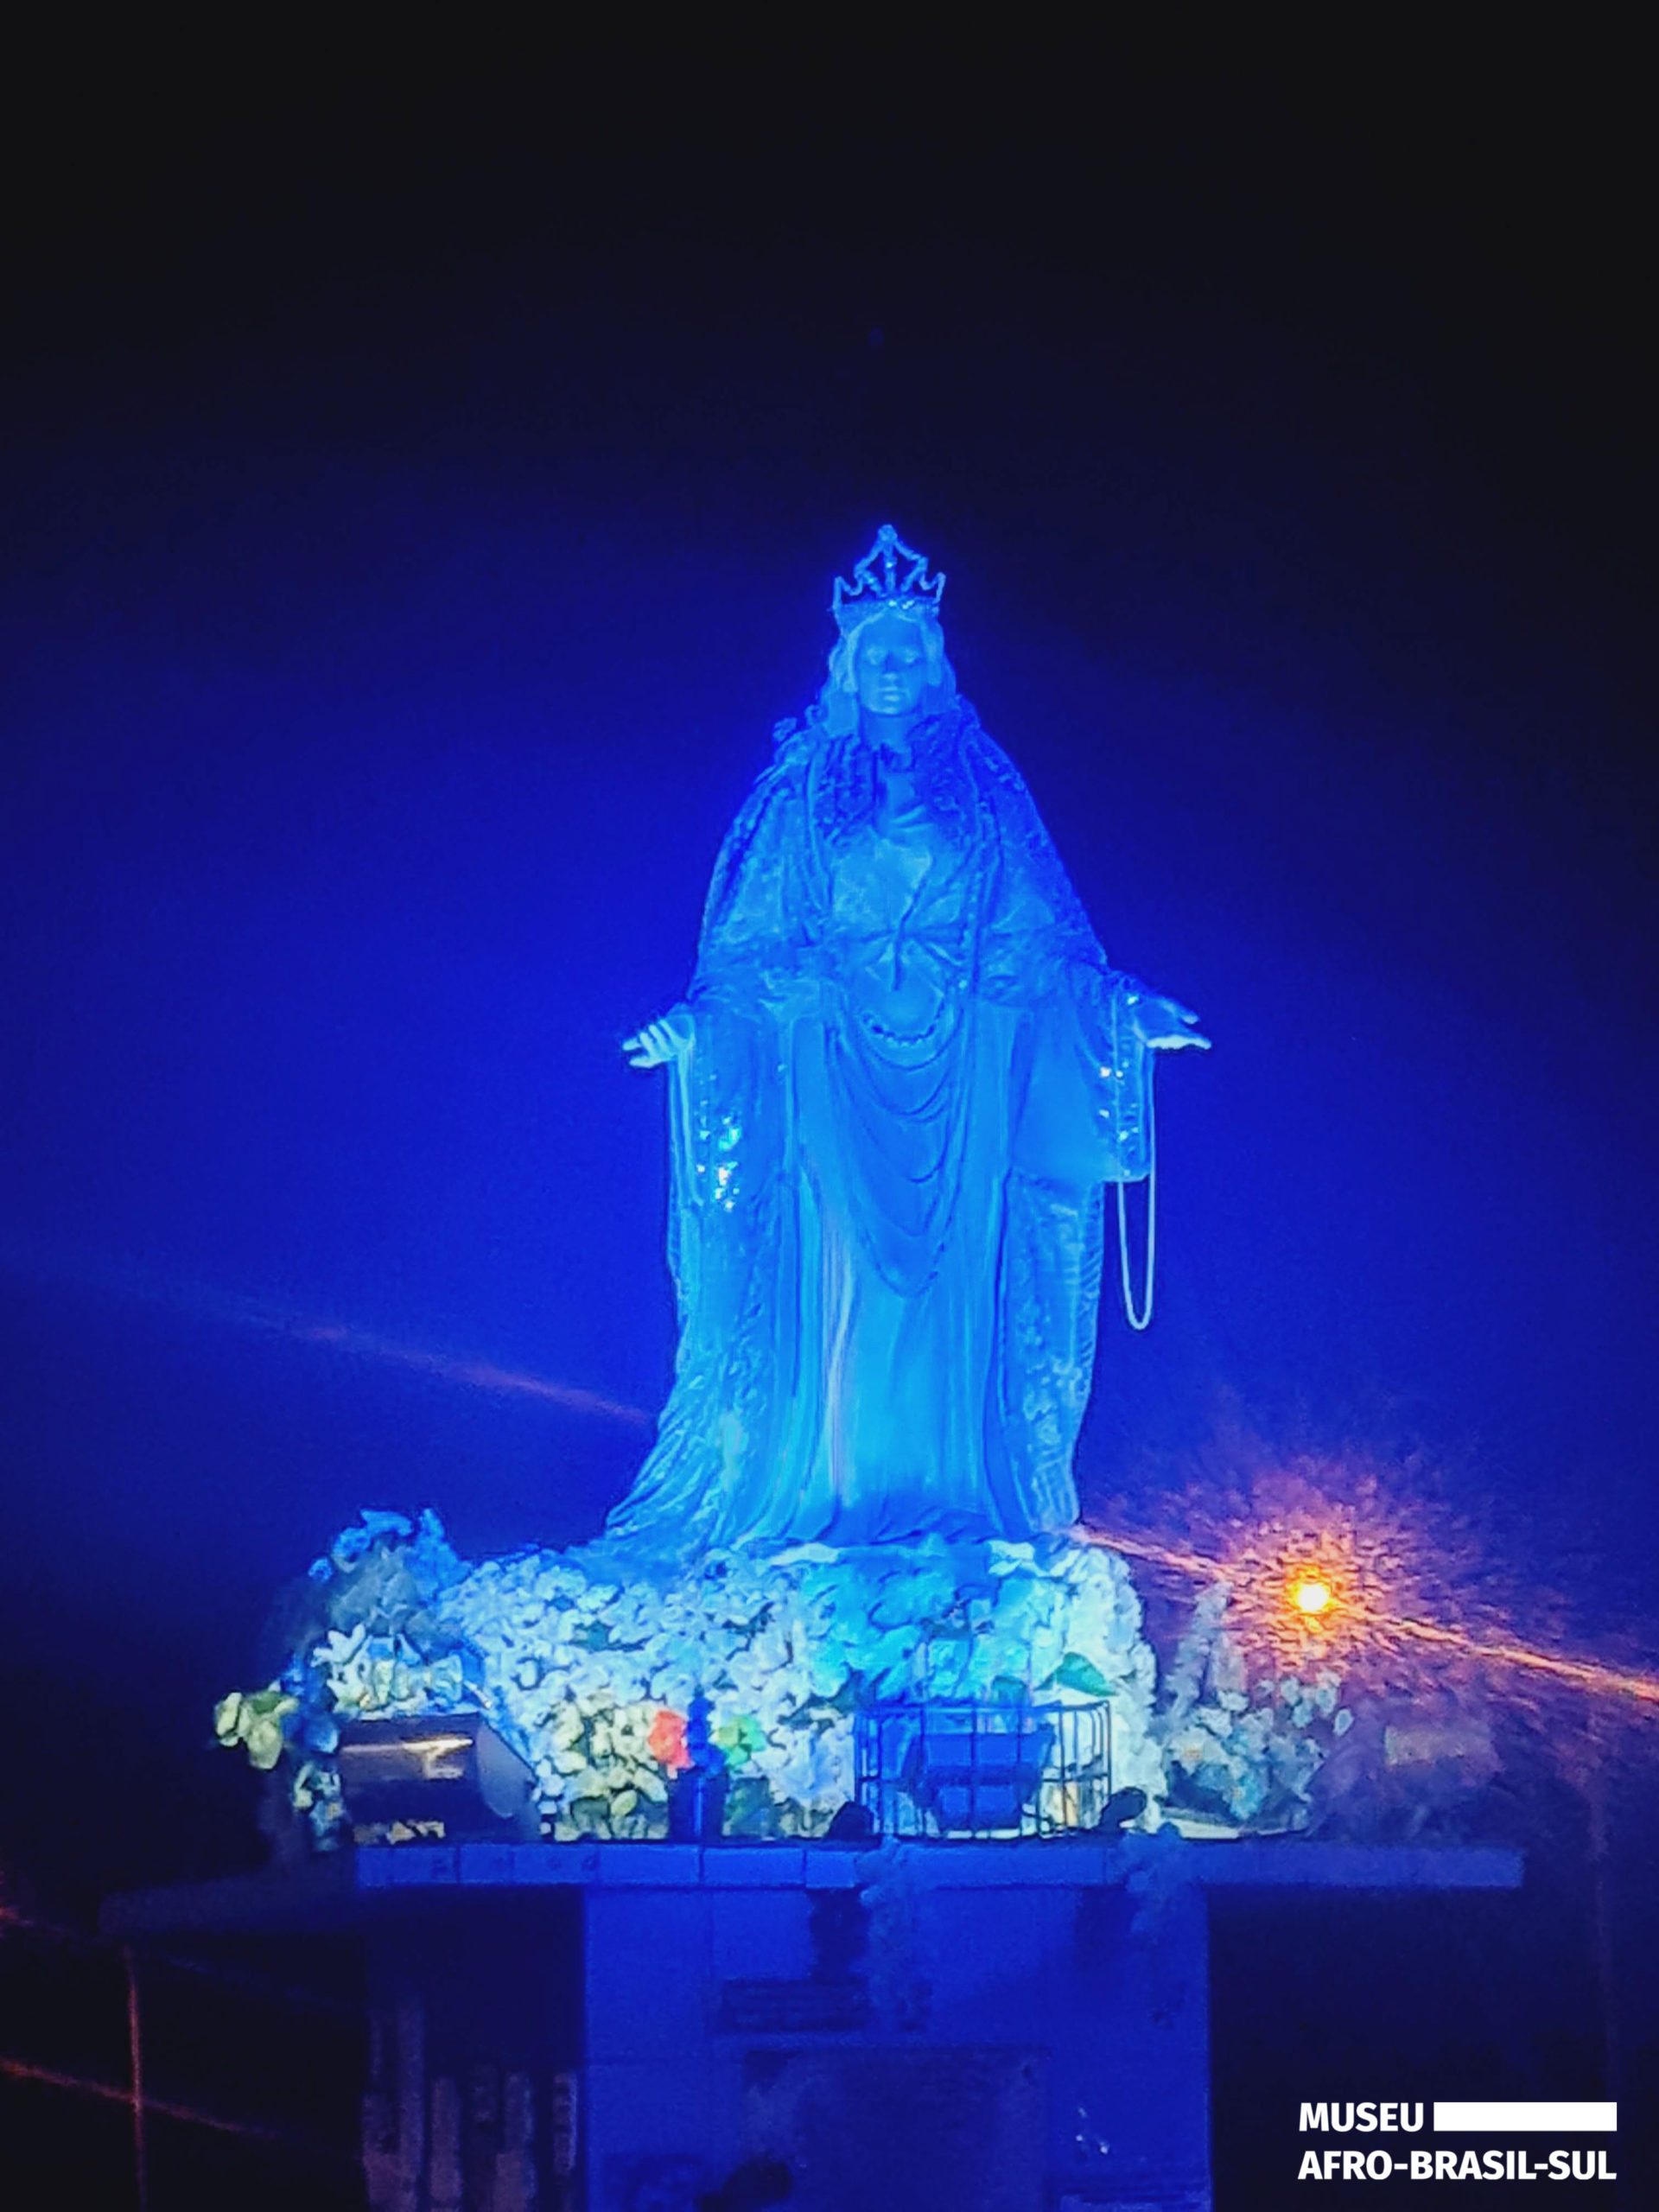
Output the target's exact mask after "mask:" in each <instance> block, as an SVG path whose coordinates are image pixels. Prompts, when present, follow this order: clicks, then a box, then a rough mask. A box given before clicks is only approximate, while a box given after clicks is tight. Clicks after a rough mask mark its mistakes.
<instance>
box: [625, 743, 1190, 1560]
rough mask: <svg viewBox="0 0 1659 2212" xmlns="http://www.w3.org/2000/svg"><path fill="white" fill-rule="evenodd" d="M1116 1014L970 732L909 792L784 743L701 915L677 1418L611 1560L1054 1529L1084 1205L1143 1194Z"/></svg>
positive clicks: (1080, 1394) (675, 1146) (906, 785)
mask: <svg viewBox="0 0 1659 2212" xmlns="http://www.w3.org/2000/svg"><path fill="white" fill-rule="evenodd" d="M1138 991H1139V986H1137V985H1136V984H1135V982H1134V981H1133V979H1132V978H1130V977H1128V976H1122V975H1120V974H1117V973H1116V972H1115V971H1114V970H1113V969H1111V968H1110V967H1109V965H1108V963H1107V961H1106V958H1105V956H1104V954H1103V952H1102V950H1101V949H1100V946H1099V944H1097V943H1096V939H1095V937H1094V934H1093V932H1092V931H1091V930H1090V926H1089V924H1088V922H1087V919H1086V918H1085V917H1084V912H1083V910H1082V907H1081V906H1080V905H1079V903H1078V901H1077V897H1076V894H1075V893H1074V892H1073V891H1072V889H1071V885H1070V883H1069V882H1068V880H1067V879H1066V876H1065V871H1064V869H1063V868H1062V867H1061V865H1060V861H1059V859H1058V855H1057V854H1056V853H1055V850H1054V848H1053V845H1052V842H1051V841H1050V839H1049V837H1048V835H1047V832H1046V830H1045V829H1044V828H1043V825H1042V823H1041V822H1040V821H1039V817H1038V815H1037V811H1036V809H1035V807H1034V806H1033V803H1032V800H1031V798H1030V796H1029V794H1028V792H1027V790H1026V787H1025V785H1024V784H1023V782H1022V781H1021V780H1020V777H1019V775H1018V774H1017V772H1015V770H1014V766H1013V765H1012V763H1011V762H1010V761H1009V760H1007V756H1006V755H1005V754H1004V753H1002V752H1001V750H1000V748H999V747H996V746H995V744H994V743H993V742H992V741H991V740H990V739H989V738H988V736H986V734H984V732H983V731H982V729H981V728H979V726H978V724H977V722H976V720H975V719H974V717H973V715H972V713H971V710H969V709H967V708H966V706H965V705H964V704H963V703H962V702H955V703H953V706H952V708H951V709H950V711H949V712H948V713H947V714H946V715H944V716H943V717H941V718H940V720H939V721H937V722H936V723H934V724H932V725H931V726H929V727H927V728H925V730H924V731H923V732H922V733H921V734H920V735H919V736H918V741H917V743H916V747H915V751H914V754H913V757H912V759H911V760H910V761H908V762H906V761H905V760H899V759H894V758H893V757H891V756H888V755H885V754H881V753H877V752H876V751H875V750H874V748H872V747H870V746H869V745H868V743H867V742H866V741H864V740H863V739H862V738H861V737H860V736H859V735H857V734H854V735H850V736H846V737H837V736H835V735H832V734H829V732H828V731H827V730H825V729H824V728H822V727H821V726H819V725H817V724H815V723H812V722H809V723H808V725H807V726H806V728H804V729H798V728H793V727H792V726H785V730H784V731H783V732H782V733H780V737H779V749H778V752H777V754H776V757H775V759H774V760H773V762H772V766H770V767H769V768H768V769H767V770H766V772H765V773H763V775H762V776H761V777H760V780H759V782H758V783H757V784H756V785H755V788H754V790H753V791H752V793H751V794H750V796H749V798H748V800H747V804H745V806H744V807H743V809H742V811H741V814H740V815H739V817H738V819H737V821H736V822H735V823H734V825H733V827H732V829H731V831H730V832H729V834H728V837H727V839H726V842H725V845H724V847H723V848H722V849H721V855H720V859H719V861H718V863H717V865H716V868H715V876H714V880H713V884H712V886H711V887H710V890H709V899H708V904H707V907H706V910H705V913H704V918H703V926H702V939H701V944H700V947H699V956H698V962H697V968H696V977H695V980H694V982H693V984H692V988H691V991H690V999H689V1003H690V1007H691V1010H692V1015H693V1034H692V1039H691V1043H690V1048H689V1050H688V1051H687V1052H685V1053H684V1054H683V1056H682V1057H681V1058H678V1059H677V1061H676V1062H675V1063H674V1064H673V1065H672V1068H671V1079H672V1104H671V1129H672V1190H671V1230H670V1262H671V1268H672V1272H673V1274H674V1279H675V1284H676V1288H677V1296H678V1305H679V1320H680V1341H679V1351H678V1356H677V1363H676V1371H675V1380H674V1386H673V1389H672V1392H671V1396H670V1398H669V1402H668V1404H667V1406H666V1408H665V1409H664V1414H663V1416H662V1420H661V1423H660V1425H659V1429H658V1440H657V1443H656V1446H655V1448H654V1449H653V1450H652V1453H651V1455H650V1457H649V1459H647V1461H646V1463H645V1466H644V1467H643V1468H642V1470H641V1471H640V1473H639V1478H638V1479H637V1481H636V1482H635V1484H634V1486H633V1488H632V1491H631V1492H630V1493H629V1495H628V1497H626V1499H625V1500H624V1501H623V1503H621V1504H620V1506H619V1507H618V1508H617V1509H616V1510H615V1511H614V1512H613V1515H612V1516H611V1518H610V1522H609V1524H608V1528H607V1534H608V1535H611V1536H613V1537H620V1538H625V1539H628V1540H630V1541H635V1542H638V1543H640V1544H644V1545H647V1546H654V1547H657V1548H660V1549H661V1550H662V1551H664V1553H667V1554H677V1555H679V1554H684V1553H686V1552H687V1551H690V1550H695V1549H701V1548H704V1547H707V1546H709V1545H716V1544H732V1543H757V1544H766V1545H772V1546H777V1545H783V1544H786V1543H789V1542H791V1541H808V1540H817V1541H825V1542H829V1543H832V1544H852V1543H869V1542H880V1541H889V1540H893V1539H902V1538H906V1537H912V1536H917V1535H924V1534H926V1533H929V1532H934V1531H937V1532H938V1533H940V1534H942V1535H945V1536H947V1537H950V1538H953V1539H954V1538H963V1539H967V1538H976V1537H986V1536H1001V1537H1010V1538H1023V1537H1027V1536H1030V1535H1034V1534H1037V1533H1039V1532H1041V1531H1044V1530H1049V1529H1061V1528H1065V1527H1067V1526H1069V1525H1070V1524H1071V1522H1073V1521H1074V1520H1075V1519H1076V1517H1077V1491H1076V1487H1075V1484H1074V1482H1073V1478H1072V1472H1071V1457H1072V1450H1073V1446H1074V1445H1075V1443H1076V1440H1077V1429H1078V1426H1079V1423H1080V1422H1081V1421H1082V1417H1083V1412H1084V1405H1085V1402H1086V1401H1087V1397H1088V1392H1089V1383H1090V1370H1091V1368H1092V1363H1093V1356H1094V1344H1095V1332H1096V1307H1097V1304H1098V1299H1099V1291H1100V1278H1101V1254H1102V1241H1103V1237H1102V1225H1103V1205H1102V1200H1103V1185H1104V1184H1105V1183H1107V1182H1108V1181H1112V1180H1129V1179H1135V1178H1137V1177H1139V1176H1141V1175H1144V1174H1145V1173H1146V1172H1147V1137H1148V1129H1147V1080H1148V1063H1147V1049H1146V1047H1145V1046H1144V1045H1143V1043H1142V1042H1141V1039H1140V1036H1139V1034H1138V1032H1137V1031H1136V1029H1135V1024H1134V1020H1133V1014H1132V1007H1133V1005H1134V1002H1135V997H1136V995H1138Z"/></svg>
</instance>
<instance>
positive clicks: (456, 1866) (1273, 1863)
mask: <svg viewBox="0 0 1659 2212" xmlns="http://www.w3.org/2000/svg"><path fill="white" fill-rule="evenodd" d="M1520 1878H1521V1862H1520V1859H1519V1857H1518V1855H1517V1854H1516V1853H1512V1852H1507V1851H1497V1850H1400V1849H1382V1848H1378V1849H1363V1848H1355V1847H1342V1846H1321V1845H1319V1844H1306V1843H1296V1842H1291V1841H1281V1842H1275V1843H1249V1842H1234V1843H1213V1844H1209V1843H1198V1844H1194V1843H1188V1844H1181V1843H1179V1842H1176V1841H1174V1840H1156V1839H1154V1840H1146V1839H1141V1840H1135V1839H1131V1840H1128V1842H1125V1843H1122V1844H1102V1843H1096V1842H1090V1841H1086V1840H1077V1841H1058V1842H1054V1841H1050V1842H1044V1841H1031V1842H1023V1843H976V1844H949V1843H931V1844H930V1843H923V1844H912V1845H905V1846H899V1847H895V1846H893V1845H888V1846H887V1847H882V1848H869V1847H830V1846H825V1845H805V1846H800V1845H785V1844H772V1845H762V1846H756V1847H741V1846H734V1845H724V1846H721V1847H710V1848H708V1849H700V1848H698V1847H695V1846H690V1845H675V1844H651V1843H639V1844H632V1843H597V1844H565V1845H560V1844H525V1845H518V1844H473V1845H468V1844H463V1845H460V1846H448V1845H426V1844H411V1845H406V1846H396V1847H377V1848H365V1849H361V1850H359V1851H357V1852H354V1853H340V1854H339V1855H338V1856H337V1857H335V1858H334V1859H331V1860H330V1859H325V1860H318V1861H315V1862H314V1863H312V1864H311V1865H309V1866H306V1867H303V1868H302V1869H301V1870H299V1872H297V1873H295V1874H289V1875H276V1874H273V1875H271V1876H269V1877H264V1878H254V1879H239V1880H235V1881H228V1882H222V1883H208V1884H205V1885H196V1886H193V1887H191V1888H188V1889H183V1890H175V1891H152V1892H148V1893H144V1894H142V1895H139V1896H137V1897H126V1898H119V1899H116V1900H114V1901H113V1902H112V1904H111V1906H110V1908H109V1910H108V1911H107V1913H106V1915H105V1923H106V1926H107V1928H108V1929H109V1931H110V1932H111V1933H112V1934H117V1935H119V1936H122V1937H123V1938H124V1939H126V1940H130V1941H135V1942H142V1941H143V1938H144V1937H145V1936H154V1935H165V1936H167V1938H168V1942H169V1944H171V1945H172V1946H174V1947H175V1948H176V1947H177V1946H178V1945H179V1944H180V1943H181V1942H188V1940H189V1938H190V1937H191V1936H192V1935H193V1934H197V1935H200V1936H224V1935H225V1934H226V1932H227V1931H232V1930H234V1931H238V1932H239V1933H241V1934H243V1935H245V1936H269V1937H270V1938H271V1939H273V1941H274V1942H277V1943H278V1944H279V1943H280V1939H281V1936H283V1933H284V1931H286V1930H288V1929H311V1930H314V1931H316V1930H329V1931H333V1932H334V1933H335V1934H336V1935H337V1936H338V1940H339V1941H340V1942H341V1943H342V1944H354V1945H358V1946H360V1948H361V1951H362V1955H363V1959H364V1963H365V1987H366V1990H367V1993H368V1997H369V2006H370V2024H371V2035H370V2039H369V2040H370V2064H369V2069H368V2075H367V2080H366V2082H365V2107H364V2114H365V2131H364V2152H365V2172H366V2178H367V2181H368V2184H369V2199H370V2202H371V2203H372V2206H373V2207H374V2208H375V2212H531V2208H532V2207H534V2208H537V2212H693V2208H695V2207H696V2205H697V2204H698V2202H699V2199H700V2198H702V2199H705V2200H709V2201H711V2202H715V2203H716V2204H719V2203H721V2202H722V2192H723V2193H724V2194H723V2202H724V2204H725V2205H728V2206H729V2205H734V2204H736V2203H738V2202H742V2203H745V2204H746V2205H750V2206H758V2205H759V2204H760V2203H761V2202H765V2201H766V2199H765V2198H764V2196H754V2195H750V2196H747V2197H740V2196H738V2195H737V2193H736V2190H735V2187H734V2175H736V2174H738V2173H739V2172H740V2171H741V2170H743V2169H745V2168H746V2167H747V2170H748V2176H749V2178H750V2180H751V2181H752V2182H756V2183H758V2182H759V2181H760V2178H761V2177H762V2176H763V2175H764V2174H765V2173H766V2172H767V2171H772V2173H773V2174H776V2173H777V2172H778V2171H779V2169H780V2168H786V2169H787V2171H788V2175H789V2178H790V2183H791V2193H790V2195H789V2196H788V2197H787V2199H786V2200H785V2201H786V2202H787V2203H788V2204H789V2206H790V2207H791V2212H830V2208H833V2212H867V2208H868V2212H1083V2208H1084V2207H1103V2208H1104V2207H1111V2208H1115V2209H1116V2212H1154V2209H1155V2212H1209V2208H1210V2204H1211V2190H1210V2158H1209V2083H1210V2063H1211V2055H1210V2048H1209V2022H1208V2011H1209V2007H1208V1967H1207V1918H1206V1908H1205V1896H1206V1892H1207V1891H1209V1890H1210V1889H1211V1888H1214V1887H1216V1886H1218V1885H1225V1886H1246V1887H1251V1888H1274V1889H1290V1888H1305V1889H1306V1888H1321V1889H1324V1888H1344V1889H1356V1890H1369V1891H1399V1890H1412V1889H1435V1890H1446V1889H1509V1888H1514V1887H1516V1886H1517V1885H1518V1884H1519V1882H1520Z"/></svg>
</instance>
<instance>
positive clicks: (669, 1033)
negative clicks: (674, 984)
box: [622, 1005, 694, 1068]
mask: <svg viewBox="0 0 1659 2212" xmlns="http://www.w3.org/2000/svg"><path fill="white" fill-rule="evenodd" d="M693 1027H694V1023H693V1018H692V1014H691V1009H690V1007H689V1006H685V1005H680V1006H677V1007H671V1008H670V1010H669V1011H668V1013H666V1014H662V1015H660V1016H659V1017H658V1020H655V1021H648V1022H647V1023H646V1024H645V1027H644V1028H643V1029H641V1030H639V1032H638V1033H636V1034H635V1035H633V1036H632V1037H625V1038H624V1039H622V1050H623V1051H624V1052H626V1054H627V1056H628V1064H629V1065H630V1066H631V1067H636V1068H658V1067H661V1066H662V1065H663V1063H664V1061H665V1060H677V1059H679V1058H682V1057H683V1055H684V1054H685V1053H687V1052H690V1049H691V1033H692V1029H693Z"/></svg>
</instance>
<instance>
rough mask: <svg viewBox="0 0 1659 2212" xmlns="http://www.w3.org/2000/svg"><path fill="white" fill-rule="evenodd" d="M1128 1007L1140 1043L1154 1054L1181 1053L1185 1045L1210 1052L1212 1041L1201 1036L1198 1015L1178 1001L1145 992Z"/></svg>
mask: <svg viewBox="0 0 1659 2212" xmlns="http://www.w3.org/2000/svg"><path fill="white" fill-rule="evenodd" d="M1129 1006H1130V1015H1131V1018H1132V1019H1133V1020H1134V1023H1135V1027H1136V1028H1137V1029H1138V1030H1139V1031H1140V1033H1141V1042H1142V1043H1143V1044H1146V1045H1149V1046H1151V1047H1152V1049H1153V1051H1154V1052H1179V1051H1180V1049H1181V1047H1182V1046H1184V1045H1196V1046H1198V1049H1199V1051H1200V1052H1208V1051H1209V1050H1210V1039H1208V1038H1207V1037H1205V1036H1202V1035H1201V1034H1200V1033H1199V1031H1198V1015H1197V1014H1194V1013H1193V1011H1192V1007H1190V1006H1183V1005H1182V1004H1181V1002H1180V1001H1179V999H1162V998H1160V997H1158V996H1157V995H1156V994H1155V993H1154V992H1152V991H1142V992H1141V993H1140V994H1139V995H1138V996H1136V997H1135V998H1134V999H1132V1000H1131V1001H1130V1002H1129Z"/></svg>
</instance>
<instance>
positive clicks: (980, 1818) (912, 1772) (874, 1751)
mask: <svg viewBox="0 0 1659 2212" xmlns="http://www.w3.org/2000/svg"><path fill="white" fill-rule="evenodd" d="M853 1758H854V1766H855V1776H856V1787H857V1795H858V1802H859V1804H860V1806H861V1808H863V1810H864V1811H865V1812H866V1813H867V1814H868V1815H869V1817H870V1819H871V1821H872V1822H873V1824H874V1828H875V1832H876V1834H878V1835H897V1836H935V1837H945V1836H956V1837H964V1838H968V1837H979V1838H993V1837H998V1838H1001V1837H1011V1836H1046V1835H1064V1834H1075V1833H1077V1831H1078V1830H1080V1829H1084V1828H1092V1827H1095V1826H1096V1824H1097V1822H1098V1821H1099V1820H1100V1818H1101V1815H1103V1813H1104V1811H1105V1809H1106V1803H1107V1800H1108V1799H1109V1797H1110V1796H1111V1794H1112V1715H1111V1707H1110V1706H1109V1704H1108V1703H1107V1702H1106V1701H1105V1700H1103V1699H1102V1700H1095V1701H1092V1702H1090V1703H1089V1704H1080V1705H1031V1704H1025V1703H1020V1704H1007V1705H1002V1704H995V1705H993V1704H981V1703H979V1702H977V1701H976V1700H974V1699H971V1698H961V1699H940V1700H932V1699H930V1700H926V1701H925V1702H918V1701H912V1700H903V1701H899V1702H894V1703H891V1704H884V1705H871V1706H867V1707H864V1708H863V1710H862V1711H861V1712H860V1713H856V1714H855V1716H854V1721H853Z"/></svg>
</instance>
